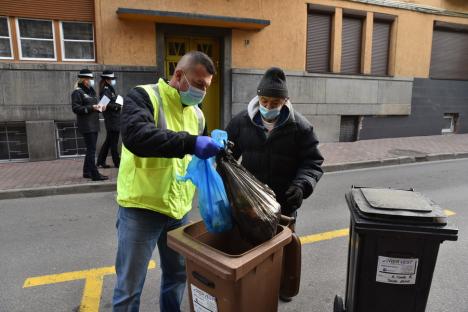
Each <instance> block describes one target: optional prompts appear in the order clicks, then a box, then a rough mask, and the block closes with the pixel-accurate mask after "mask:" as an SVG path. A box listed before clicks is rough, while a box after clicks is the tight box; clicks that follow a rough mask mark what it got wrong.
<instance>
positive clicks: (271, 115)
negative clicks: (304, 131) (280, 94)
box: [259, 104, 281, 120]
mask: <svg viewBox="0 0 468 312" xmlns="http://www.w3.org/2000/svg"><path fill="white" fill-rule="evenodd" d="M259 105H260V114H262V116H263V118H265V119H266V120H272V119H275V118H277V117H278V116H279V114H280V112H281V107H278V108H272V109H268V108H266V107H263V106H262V105H261V104H259Z"/></svg>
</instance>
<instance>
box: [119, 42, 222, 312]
mask: <svg viewBox="0 0 468 312" xmlns="http://www.w3.org/2000/svg"><path fill="white" fill-rule="evenodd" d="M215 71H216V69H215V66H214V64H213V61H212V60H211V59H210V58H209V57H208V56H207V55H206V54H204V53H202V52H196V51H192V52H189V53H187V54H186V55H184V56H183V57H182V58H181V60H180V61H179V62H178V64H177V67H176V69H175V72H174V75H173V76H172V79H171V80H170V81H169V82H168V83H167V82H166V81H164V80H163V79H159V81H158V83H157V84H153V85H143V86H138V87H135V88H133V89H132V90H131V91H130V92H129V94H128V95H127V97H126V98H125V100H124V105H123V108H122V115H121V132H122V141H123V146H122V156H121V162H120V168H119V175H118V180H117V202H118V204H119V210H118V214H117V236H118V249H117V257H116V264H115V267H116V272H117V283H116V285H115V289H114V296H113V310H114V311H138V310H139V305H140V296H141V293H142V290H143V284H144V282H145V278H146V272H147V268H148V263H149V261H150V259H151V255H152V253H153V250H154V248H155V247H156V244H157V245H158V249H159V256H160V267H161V270H162V277H161V290H160V301H159V304H160V310H161V311H170V312H176V311H180V303H181V301H182V296H183V292H184V289H185V282H186V274H185V264H184V259H183V257H182V256H180V255H179V254H177V253H176V252H175V251H173V250H171V249H170V248H168V246H167V244H166V240H167V232H168V231H170V230H173V229H175V228H177V227H180V226H181V225H183V224H185V223H186V221H187V213H188V212H189V211H190V209H191V207H192V199H193V195H194V192H195V187H194V186H193V185H192V184H190V183H179V182H177V181H176V176H177V175H180V176H183V175H184V174H185V171H186V169H187V166H188V164H189V162H190V159H191V155H196V156H197V157H199V158H202V159H206V158H209V157H212V156H214V155H216V154H217V153H218V152H219V147H218V145H217V144H216V143H215V142H214V141H213V140H212V139H211V138H210V137H208V136H204V135H203V134H204V133H205V132H206V127H205V119H204V116H203V113H202V111H201V110H200V108H199V107H198V104H200V103H201V102H202V100H203V98H204V96H205V94H206V90H207V89H208V88H209V86H210V84H211V79H212V77H213V75H214V74H215Z"/></svg>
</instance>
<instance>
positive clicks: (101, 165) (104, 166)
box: [96, 164, 110, 168]
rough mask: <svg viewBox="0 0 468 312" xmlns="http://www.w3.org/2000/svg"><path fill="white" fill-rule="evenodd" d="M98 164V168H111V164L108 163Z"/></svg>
mask: <svg viewBox="0 0 468 312" xmlns="http://www.w3.org/2000/svg"><path fill="white" fill-rule="evenodd" d="M96 166H97V167H98V168H110V166H109V165H107V164H96Z"/></svg>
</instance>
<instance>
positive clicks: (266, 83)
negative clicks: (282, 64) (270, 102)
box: [257, 67, 288, 98]
mask: <svg viewBox="0 0 468 312" xmlns="http://www.w3.org/2000/svg"><path fill="white" fill-rule="evenodd" d="M257 95H259V96H269V97H279V98H287V97H288V88H287V87H286V76H285V75H284V72H283V70H282V69H281V68H278V67H271V68H269V69H268V70H267V71H266V72H265V74H264V75H263V77H262V80H260V83H259V84H258V87H257Z"/></svg>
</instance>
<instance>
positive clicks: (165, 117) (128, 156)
mask: <svg viewBox="0 0 468 312" xmlns="http://www.w3.org/2000/svg"><path fill="white" fill-rule="evenodd" d="M140 87H141V88H143V89H144V90H145V91H146V93H148V96H149V98H150V100H151V103H152V104H153V108H154V120H155V124H156V126H157V127H158V128H162V129H169V130H172V131H187V132H188V133H190V134H192V135H199V134H201V132H203V129H204V127H205V119H204V117H203V113H202V112H201V110H200V108H199V107H198V106H182V105H181V102H180V95H179V93H178V91H177V90H176V89H174V88H172V87H171V86H169V85H168V84H167V83H166V82H165V81H164V80H163V79H159V81H158V84H157V85H154V84H153V85H143V86H140ZM191 159H192V156H191V155H186V156H185V157H184V158H182V159H180V158H156V157H138V156H136V155H135V154H133V153H132V152H130V151H129V150H128V149H126V148H125V146H124V145H122V155H121V160H120V166H119V175H118V178H117V202H118V204H119V205H120V206H122V207H126V208H144V209H149V210H152V211H156V212H159V213H162V214H164V215H167V216H169V217H171V218H174V219H181V218H182V217H183V216H184V215H185V214H187V212H189V211H190V209H191V208H192V199H193V195H194V193H195V186H194V185H193V184H192V183H186V182H178V181H177V180H176V176H177V175H179V176H183V175H185V172H186V170H187V167H188V164H189V162H190V160H191Z"/></svg>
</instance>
